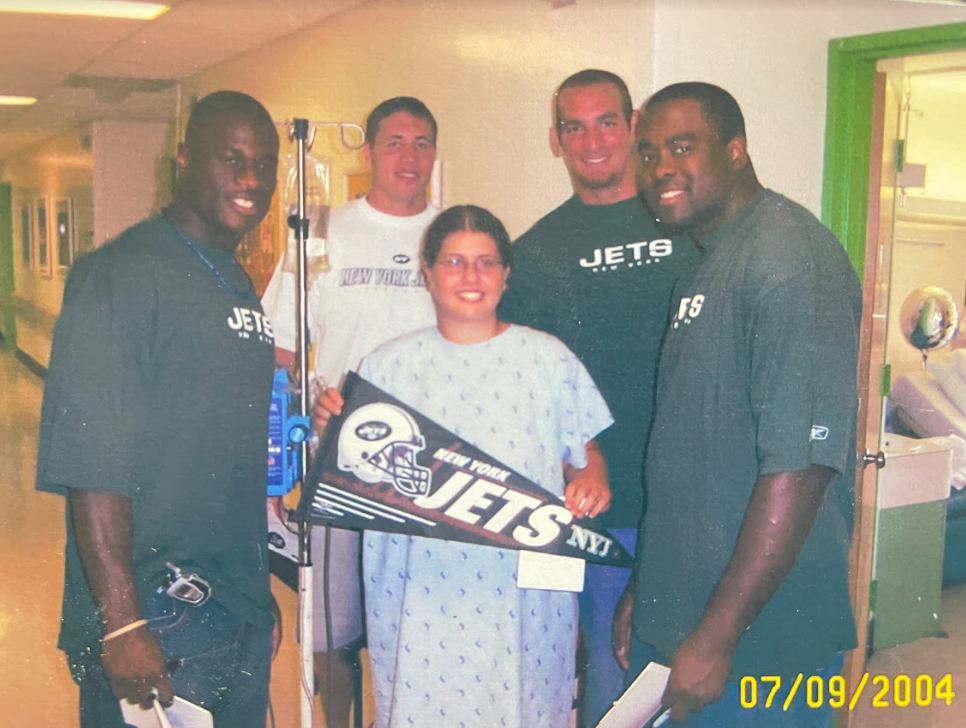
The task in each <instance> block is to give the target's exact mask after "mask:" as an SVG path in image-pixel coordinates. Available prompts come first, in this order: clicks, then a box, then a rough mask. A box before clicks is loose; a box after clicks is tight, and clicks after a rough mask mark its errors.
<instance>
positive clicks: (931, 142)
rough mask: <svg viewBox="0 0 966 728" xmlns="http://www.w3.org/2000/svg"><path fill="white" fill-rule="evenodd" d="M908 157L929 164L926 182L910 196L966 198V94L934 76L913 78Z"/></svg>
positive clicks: (909, 160) (960, 200) (957, 199)
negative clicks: (965, 132)
mask: <svg viewBox="0 0 966 728" xmlns="http://www.w3.org/2000/svg"><path fill="white" fill-rule="evenodd" d="M910 81H911V84H910V86H911V97H910V101H911V103H910V109H909V132H908V134H907V138H908V145H907V147H906V161H908V162H913V163H916V164H925V165H926V186H925V187H924V188H922V189H910V190H909V192H908V194H909V195H910V196H911V197H927V198H931V199H944V200H956V201H958V202H966V144H964V143H963V120H964V119H966V94H964V93H954V92H952V91H950V90H949V89H946V88H943V87H942V86H941V85H935V84H936V83H937V82H936V80H935V79H930V78H929V77H923V76H913V77H912V78H911V79H910Z"/></svg>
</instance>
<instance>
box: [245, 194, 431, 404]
mask: <svg viewBox="0 0 966 728" xmlns="http://www.w3.org/2000/svg"><path fill="white" fill-rule="evenodd" d="M438 214H439V208H437V207H434V206H432V205H429V206H427V208H426V209H425V210H424V211H423V212H421V213H419V214H418V215H412V216H409V217H399V216H396V215H387V214H386V213H383V212H379V211H378V210H376V209H375V208H374V207H373V206H372V205H370V204H369V202H368V201H367V200H365V199H361V200H355V201H353V202H349V203H347V204H345V205H343V206H342V207H340V208H338V209H336V210H333V211H332V213H331V216H330V218H329V225H328V238H327V242H328V256H329V266H330V269H329V270H328V271H326V272H325V273H321V274H320V275H319V276H318V277H317V278H316V279H315V281H314V282H313V283H312V284H311V286H310V288H309V294H308V329H309V336H310V337H311V339H312V341H313V342H314V343H315V362H314V371H315V376H316V378H321V379H322V380H323V381H324V382H325V384H326V385H327V386H330V387H337V386H340V385H341V384H342V379H343V377H344V376H345V373H346V372H347V371H348V370H350V369H352V370H355V369H357V368H358V366H359V362H360V361H361V360H362V357H364V356H365V355H366V354H368V353H369V352H371V351H372V350H373V349H375V348H376V347H378V346H381V345H382V344H384V343H385V342H387V341H389V340H390V339H394V338H396V337H397V336H400V335H402V334H406V333H409V332H410V331H415V330H416V329H420V328H424V327H426V326H432V325H434V324H435V323H436V314H435V310H434V309H433V302H432V300H431V299H430V297H429V293H428V292H427V291H426V283H425V280H424V277H423V274H422V271H421V270H420V264H419V247H420V243H421V241H422V236H423V232H424V231H425V230H426V228H427V226H428V225H429V224H430V223H431V222H432V221H433V218H435V217H436V215H438ZM283 259H284V256H283ZM282 268H283V265H282V262H279V265H278V267H277V268H276V269H275V273H274V274H273V275H272V279H271V281H269V284H268V287H267V288H266V289H265V295H264V296H263V297H262V306H263V308H264V309H265V313H266V314H267V316H268V317H269V319H270V320H271V322H272V328H273V329H274V332H275V345H276V346H277V347H279V348H281V349H287V350H288V351H295V338H296V337H295V286H296V277H295V274H293V273H288V272H285V271H283V270H282Z"/></svg>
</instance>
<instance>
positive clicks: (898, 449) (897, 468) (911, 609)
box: [871, 434, 952, 650]
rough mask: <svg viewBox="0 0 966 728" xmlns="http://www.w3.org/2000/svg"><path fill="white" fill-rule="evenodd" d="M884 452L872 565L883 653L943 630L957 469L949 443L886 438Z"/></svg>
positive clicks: (875, 636) (875, 634) (875, 640)
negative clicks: (945, 566)
mask: <svg viewBox="0 0 966 728" xmlns="http://www.w3.org/2000/svg"><path fill="white" fill-rule="evenodd" d="M883 451H884V452H885V454H886V466H885V467H884V468H883V469H882V470H881V471H880V472H879V489H878V498H877V502H876V507H877V511H876V529H875V554H874V560H873V566H872V570H873V577H872V578H873V592H872V593H873V603H872V605H871V606H872V646H873V648H874V649H877V650H878V649H881V648H883V647H892V646H893V645H897V644H901V643H903V642H911V641H913V640H917V639H920V638H921V637H929V636H932V635H935V634H936V633H937V632H938V631H939V628H940V627H939V613H940V594H941V592H942V584H943V549H944V546H945V536H946V505H947V501H948V498H949V481H950V477H951V470H952V446H951V445H950V443H949V441H948V439H947V438H941V437H936V438H924V439H921V440H916V439H912V438H908V437H902V436H900V435H893V434H887V435H886V436H885V439H884V441H883Z"/></svg>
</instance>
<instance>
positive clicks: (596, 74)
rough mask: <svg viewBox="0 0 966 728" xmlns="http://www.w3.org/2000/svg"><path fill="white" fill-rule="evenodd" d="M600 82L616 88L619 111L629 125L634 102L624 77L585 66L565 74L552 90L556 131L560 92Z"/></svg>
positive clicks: (558, 128) (558, 124)
mask: <svg viewBox="0 0 966 728" xmlns="http://www.w3.org/2000/svg"><path fill="white" fill-rule="evenodd" d="M602 83H609V84H610V85H611V86H613V87H614V88H616V89H617V93H618V94H620V97H621V113H623V114H624V120H625V121H626V122H627V125H628V126H630V124H631V117H632V116H633V115H634V103H633V102H632V101H631V92H630V91H628V90H627V84H626V83H624V79H622V78H621V77H620V76H618V75H617V74H616V73H611V72H610V71H601V70H599V69H597V68H585V69H584V70H583V71H577V73H575V74H573V75H572V76H567V78H565V79H564V80H563V83H561V84H560V85H559V86H557V90H556V91H554V92H553V125H554V128H555V129H557V131H558V132H559V131H560V93H561V92H562V91H565V90H566V89H568V88H584V87H586V86H597V85H598V84H602Z"/></svg>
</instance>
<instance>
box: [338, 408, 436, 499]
mask: <svg viewBox="0 0 966 728" xmlns="http://www.w3.org/2000/svg"><path fill="white" fill-rule="evenodd" d="M425 447H426V441H425V440H424V439H423V436H422V434H421V433H420V431H419V426H418V425H417V424H416V420H414V419H413V418H412V417H411V416H410V415H409V413H408V412H406V411H405V410H402V409H400V408H399V407H396V406H395V405H391V404H385V403H382V402H377V403H375V404H367V405H364V406H362V407H360V408H359V409H357V410H356V411H355V412H353V413H352V414H351V415H349V416H348V417H347V418H346V420H345V422H343V423H342V429H341V430H340V431H339V461H338V463H339V469H340V470H344V471H346V472H347V473H352V474H354V475H355V476H356V477H357V478H359V479H360V480H362V481H364V482H366V483H392V484H393V486H394V487H395V488H396V490H398V491H399V492H400V493H402V494H403V495H406V496H409V497H410V498H417V497H419V496H421V495H427V494H428V493H429V488H430V484H431V482H432V480H431V473H430V472H429V469H428V468H424V467H422V466H421V465H419V464H418V463H417V462H416V453H418V452H422V451H423V450H424V449H425Z"/></svg>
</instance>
